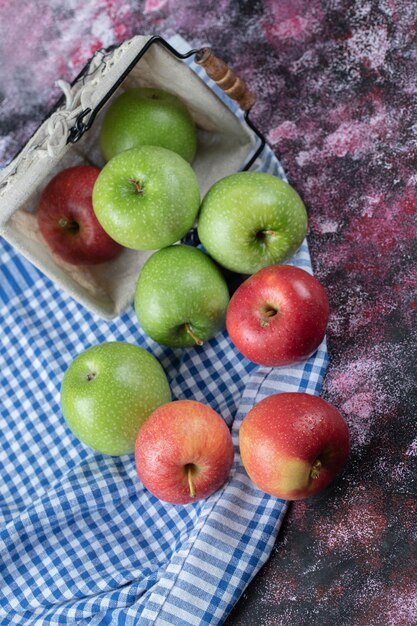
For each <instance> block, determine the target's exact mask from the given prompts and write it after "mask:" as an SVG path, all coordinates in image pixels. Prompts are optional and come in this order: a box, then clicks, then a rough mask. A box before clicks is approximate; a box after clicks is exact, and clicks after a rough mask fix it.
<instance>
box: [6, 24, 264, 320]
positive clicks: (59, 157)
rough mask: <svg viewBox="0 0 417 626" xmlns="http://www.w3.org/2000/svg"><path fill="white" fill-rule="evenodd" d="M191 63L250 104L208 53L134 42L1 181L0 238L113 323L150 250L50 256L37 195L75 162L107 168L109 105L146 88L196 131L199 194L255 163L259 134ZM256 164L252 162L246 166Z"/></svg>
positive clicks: (68, 96) (72, 90) (103, 65)
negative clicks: (79, 259)
mask: <svg viewBox="0 0 417 626" xmlns="http://www.w3.org/2000/svg"><path fill="white" fill-rule="evenodd" d="M193 55H194V60H196V61H197V62H198V63H200V65H202V66H203V67H204V68H205V70H206V71H207V73H208V74H209V76H211V77H212V78H213V79H214V80H215V81H216V82H217V84H218V85H219V86H220V87H221V88H222V89H224V90H225V91H226V93H228V94H230V96H231V97H233V98H234V99H235V100H237V101H238V102H239V104H240V105H241V107H242V108H243V109H246V111H248V109H249V108H250V107H251V105H252V104H253V101H254V99H253V96H252V94H251V93H250V92H249V91H248V90H247V88H246V86H245V85H244V83H243V82H242V81H241V80H240V79H238V78H237V77H236V76H235V75H234V74H233V72H232V71H231V70H230V69H229V68H228V67H227V66H226V65H225V64H224V63H223V62H222V61H220V60H219V59H217V58H216V57H215V56H214V55H213V54H212V53H211V51H210V49H203V50H201V51H197V50H190V51H188V52H187V53H184V54H180V53H179V52H178V51H177V50H175V49H174V48H173V47H172V46H171V45H170V44H168V43H167V42H166V41H165V40H164V39H162V38H161V37H158V36H153V37H150V36H140V35H139V36H136V37H134V38H132V39H130V40H128V41H126V42H124V43H123V44H122V45H121V46H119V47H118V48H115V49H113V50H111V51H108V50H107V51H106V50H101V51H99V52H97V53H96V54H95V56H94V57H93V58H92V60H91V61H90V63H89V64H88V65H87V66H86V68H84V70H83V72H82V73H81V75H80V76H79V77H78V78H77V79H76V80H75V81H74V83H73V84H72V85H69V84H67V83H65V82H64V81H58V83H59V84H60V86H61V88H62V89H63V91H64V94H65V103H64V104H62V105H61V106H59V108H57V109H56V110H55V111H54V112H53V113H52V114H51V115H50V116H49V118H48V119H47V120H46V121H45V122H44V123H43V124H42V125H41V126H40V127H39V129H38V130H37V131H36V132H35V134H34V135H33V137H32V138H31V139H30V140H29V141H28V143H27V144H26V145H25V146H24V148H23V149H22V150H21V152H20V153H19V154H18V155H17V156H16V157H15V158H14V159H13V161H12V162H11V163H10V164H9V165H8V167H7V168H6V169H5V170H4V171H3V172H1V174H0V234H1V235H2V236H3V237H4V238H5V239H6V240H7V241H9V242H10V243H11V244H12V245H13V246H14V247H15V248H17V249H18V250H19V251H20V252H21V253H22V254H23V255H24V256H25V257H26V258H27V259H29V260H30V261H31V262H32V263H33V264H34V265H35V266H37V267H38V268H39V269H40V270H41V271H43V272H44V273H45V274H46V275H47V276H49V277H50V278H51V279H52V280H53V281H55V282H56V283H57V284H58V285H59V286H60V287H62V288H63V289H65V290H66V291H68V292H69V293H70V294H71V296H72V297H74V298H75V299H76V300H77V301H78V302H80V303H82V304H83V305H84V306H85V307H87V308H88V309H90V310H92V311H93V312H95V313H97V314H98V315H100V316H101V317H104V318H107V319H111V318H113V317H115V316H117V315H119V314H120V313H121V312H122V311H123V310H124V309H125V308H126V307H127V306H129V305H130V304H131V302H132V301H133V298H134V290H135V284H136V281H137V278H138V276H139V273H140V270H141V268H142V266H143V264H144V262H145V261H146V259H147V258H148V257H149V256H150V254H152V252H149V251H147V252H138V251H135V250H128V249H125V250H124V251H123V252H122V254H121V255H120V257H118V258H117V259H116V260H114V261H110V262H107V263H102V264H100V265H98V266H83V267H80V266H74V265H70V264H67V263H65V262H63V261H62V260H60V259H58V258H57V257H56V256H54V255H53V254H52V252H51V250H50V249H49V247H48V245H47V244H46V243H45V241H44V240H43V238H42V236H41V234H40V233H39V229H38V227H37V220H36V215H35V211H36V206H37V203H38V199H39V195H40V193H41V191H42V189H43V188H44V187H45V185H46V184H47V183H48V182H49V180H50V179H51V178H52V177H53V176H54V175H55V174H57V173H58V172H59V171H60V170H62V169H64V168H66V167H70V166H72V165H79V164H93V165H97V166H98V167H102V166H103V165H104V161H103V158H102V156H101V153H100V149H99V139H98V138H99V132H100V126H101V121H102V118H103V115H104V114H105V112H106V109H107V107H108V106H109V104H110V103H111V102H112V99H113V98H114V97H115V96H116V95H119V94H120V92H121V91H123V90H124V89H126V88H130V87H133V86H152V87H158V88H161V89H165V90H166V91H169V92H171V93H173V94H175V95H177V96H179V97H180V98H181V99H182V100H183V101H184V102H185V103H186V105H187V107H188V109H189V110H190V113H191V115H192V116H193V118H194V120H195V122H196V125H197V128H198V148H197V154H196V157H195V160H194V161H193V164H192V166H193V168H194V170H195V173H196V175H197V178H198V180H199V184H200V189H201V195H202V196H203V195H204V194H205V193H206V191H207V190H208V189H209V188H210V186H211V185H213V184H214V183H215V182H216V181H217V180H219V179H220V178H222V177H223V176H227V175H228V174H232V173H234V172H236V171H239V170H240V169H243V168H244V167H245V165H246V166H247V165H248V161H249V160H250V161H251V162H252V161H253V160H254V157H255V156H256V154H258V153H259V151H260V149H261V148H260V147H259V143H260V140H261V143H262V139H263V138H262V136H261V135H260V134H259V133H258V131H256V129H255V127H254V126H253V124H252V123H251V122H250V121H249V118H248V117H247V114H246V115H245V116H244V117H243V116H237V115H235V114H234V113H233V112H232V111H231V109H230V108H229V107H228V106H227V105H226V104H225V103H224V102H223V101H222V99H221V98H220V97H219V96H218V95H216V93H215V92H214V91H213V90H212V89H211V88H210V87H209V86H208V84H207V83H206V82H205V81H204V80H202V79H201V78H200V77H199V76H198V75H197V74H196V73H195V72H194V71H193V70H192V69H191V68H190V67H189V65H188V64H187V63H185V62H184V60H183V59H185V58H190V57H192V56H193ZM251 157H252V158H251Z"/></svg>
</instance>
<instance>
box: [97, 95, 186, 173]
mask: <svg viewBox="0 0 417 626" xmlns="http://www.w3.org/2000/svg"><path fill="white" fill-rule="evenodd" d="M145 145H150V146H162V147H163V148H168V149H169V150H173V151H174V152H177V153H178V154H179V155H181V156H182V157H183V158H184V159H185V160H186V161H190V162H191V161H192V160H193V158H194V155H195V152H196V148H197V132H196V127H195V124H194V121H193V118H192V117H191V115H190V113H189V111H188V109H187V107H186V106H185V104H184V103H183V102H182V101H181V100H180V99H179V98H177V97H176V96H174V95H173V94H171V93H167V92H166V91H162V90H161V89H153V88H150V87H137V88H135V89H128V90H127V91H125V92H124V93H123V94H122V95H121V96H119V97H118V98H116V100H114V102H113V103H112V104H111V106H110V107H109V109H108V110H107V113H106V115H105V117H104V120H103V124H102V127H101V133H100V147H101V151H102V153H103V156H104V158H105V159H106V161H109V160H110V159H111V158H112V157H114V156H115V155H116V154H119V152H123V151H124V150H128V149H129V148H136V147H138V146H145Z"/></svg>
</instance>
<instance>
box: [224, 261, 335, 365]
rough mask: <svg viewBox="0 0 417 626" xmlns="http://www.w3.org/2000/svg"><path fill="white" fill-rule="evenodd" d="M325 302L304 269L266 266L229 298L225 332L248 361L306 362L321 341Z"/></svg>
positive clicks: (322, 291)
mask: <svg viewBox="0 0 417 626" xmlns="http://www.w3.org/2000/svg"><path fill="white" fill-rule="evenodd" d="M328 319H329V302H328V299H327V294H326V291H325V289H324V287H323V286H322V285H321V284H320V283H319V281H318V280H317V279H316V278H314V277H313V276H311V275H310V274H309V273H308V272H306V271H305V270H302V269H300V268H298V267H292V266H291V265H270V266H269V267H265V268H264V269H261V270H260V271H259V272H257V273H256V274H253V276H250V277H249V278H248V279H247V280H245V282H243V283H242V284H241V285H240V287H238V288H237V290H236V291H235V293H234V294H233V296H232V298H231V300H230V303H229V306H228V310H227V316H226V327H227V331H228V333H229V335H230V338H231V340H232V341H233V343H234V344H235V346H236V348H237V349H238V350H239V351H240V352H241V353H242V354H243V355H244V356H246V357H247V358H248V359H250V360H251V361H254V362H255V363H259V364H260V365H266V366H268V367H278V366H281V365H290V364H292V363H297V362H299V361H303V360H305V359H307V358H308V357H309V356H310V355H311V354H313V352H315V351H316V350H317V348H318V346H319V345H320V343H321V341H322V340H323V338H324V335H325V332H326V327H327V322H328Z"/></svg>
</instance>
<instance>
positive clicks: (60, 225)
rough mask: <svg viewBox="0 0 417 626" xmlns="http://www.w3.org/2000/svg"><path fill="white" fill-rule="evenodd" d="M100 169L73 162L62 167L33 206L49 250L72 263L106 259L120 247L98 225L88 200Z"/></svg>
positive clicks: (100, 261)
mask: <svg viewBox="0 0 417 626" xmlns="http://www.w3.org/2000/svg"><path fill="white" fill-rule="evenodd" d="M99 174H100V170H99V168H98V167H94V166H92V165H77V166H74V167H69V168H67V169H65V170H62V171H61V172H59V173H58V174H56V176H54V178H52V180H50V181H49V183H48V184H47V186H46V187H45V189H44V190H43V192H42V194H41V197H40V200H39V203H38V209H37V219H38V224H39V229H40V231H41V233H42V235H43V237H44V239H45V241H46V242H47V244H48V245H49V247H50V248H51V250H52V251H53V252H54V253H55V254H56V255H57V256H59V257H60V258H61V259H63V260H64V261H66V262H67V263H72V264H73V265H96V264H97V263H103V262H104V261H110V260H111V259H114V258H115V257H117V256H118V255H119V254H120V253H121V251H122V250H123V248H122V246H120V245H119V244H118V243H116V242H115V241H114V240H113V239H112V238H111V237H110V236H109V235H108V234H107V233H106V232H105V231H104V229H103V228H102V226H101V225H100V224H99V222H98V220H97V218H96V216H95V214H94V211H93V203H92V194H93V187H94V184H95V182H96V180H97V177H98V175H99Z"/></svg>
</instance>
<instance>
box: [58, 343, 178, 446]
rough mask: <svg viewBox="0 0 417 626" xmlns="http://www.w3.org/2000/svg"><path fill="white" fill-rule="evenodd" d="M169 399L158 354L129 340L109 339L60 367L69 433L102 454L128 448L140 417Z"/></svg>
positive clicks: (145, 416)
mask: <svg viewBox="0 0 417 626" xmlns="http://www.w3.org/2000/svg"><path fill="white" fill-rule="evenodd" d="M170 400H171V391H170V388H169V384H168V380H167V378H166V376H165V372H164V370H163V369H162V367H161V365H160V363H159V362H158V361H157V359H156V358H155V357H154V356H153V355H152V354H150V353H149V352H147V351H146V350H144V349H143V348H139V346H135V345H133V344H129V343H124V342H117V341H111V342H107V343H102V344H98V345H95V346H92V347H91V348H88V349H87V350H85V351H84V352H82V353H81V354H79V355H78V356H77V357H76V358H75V360H74V361H73V362H72V363H71V365H70V366H69V368H68V370H67V371H66V373H65V376H64V380H63V383H62V388H61V407H62V412H63V414H64V417H65V420H66V421H67V424H68V426H69V427H70V429H71V430H72V431H73V433H74V434H75V435H76V436H77V437H78V438H79V439H80V440H81V441H83V442H84V443H85V444H87V445H88V446H90V447H91V448H94V449H95V450H97V451H98V452H101V453H103V454H111V455H121V454H130V453H132V452H133V450H134V448H135V440H136V435H137V433H138V430H139V428H140V427H141V426H142V424H143V422H144V421H145V420H146V419H147V418H148V417H149V415H150V414H151V413H152V412H153V411H154V410H155V409H156V408H157V407H158V406H160V405H161V404H164V403H166V402H169V401H170Z"/></svg>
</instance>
